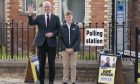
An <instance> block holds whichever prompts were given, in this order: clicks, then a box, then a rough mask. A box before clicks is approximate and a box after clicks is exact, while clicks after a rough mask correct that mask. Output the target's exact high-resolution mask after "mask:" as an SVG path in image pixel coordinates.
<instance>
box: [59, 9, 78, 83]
mask: <svg viewBox="0 0 140 84" xmlns="http://www.w3.org/2000/svg"><path fill="white" fill-rule="evenodd" d="M65 20H66V22H65V23H64V24H63V25H62V27H61V29H60V46H61V48H62V56H63V57H62V60H63V84H68V80H69V79H68V78H69V71H71V82H72V84H75V83H76V61H77V53H78V50H79V48H80V30H79V27H78V26H77V25H76V24H74V23H73V21H72V20H73V15H72V13H71V12H70V11H68V12H66V14H65Z"/></svg>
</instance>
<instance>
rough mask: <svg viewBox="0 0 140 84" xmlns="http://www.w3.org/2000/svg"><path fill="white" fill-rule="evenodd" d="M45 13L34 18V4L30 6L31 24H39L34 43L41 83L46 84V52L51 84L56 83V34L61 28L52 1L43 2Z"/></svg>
mask: <svg viewBox="0 0 140 84" xmlns="http://www.w3.org/2000/svg"><path fill="white" fill-rule="evenodd" d="M43 9H44V13H45V14H42V15H38V16H37V17H36V18H33V5H32V4H30V5H29V6H28V12H29V16H28V18H29V24H30V25H38V32H37V34H36V37H35V40H34V44H35V45H36V46H37V50H38V59H39V78H40V80H39V81H40V84H44V78H45V63H46V53H47V55H48V66H49V84H54V77H55V56H56V45H57V40H56V36H57V35H58V31H59V28H60V21H59V18H58V17H57V16H56V15H54V14H52V13H51V3H50V2H49V1H45V2H43Z"/></svg>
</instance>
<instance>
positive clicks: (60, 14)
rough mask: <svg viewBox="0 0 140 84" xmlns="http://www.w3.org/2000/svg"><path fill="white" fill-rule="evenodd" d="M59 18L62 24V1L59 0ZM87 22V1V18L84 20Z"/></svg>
mask: <svg viewBox="0 0 140 84" xmlns="http://www.w3.org/2000/svg"><path fill="white" fill-rule="evenodd" d="M59 9H60V11H59V17H60V22H61V23H62V0H59ZM85 21H86V0H85V18H84V21H83V22H85Z"/></svg>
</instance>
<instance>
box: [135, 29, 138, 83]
mask: <svg viewBox="0 0 140 84" xmlns="http://www.w3.org/2000/svg"><path fill="white" fill-rule="evenodd" d="M135 32H136V35H135V82H136V83H137V78H138V27H136V31H135Z"/></svg>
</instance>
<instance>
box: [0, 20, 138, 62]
mask: <svg viewBox="0 0 140 84" xmlns="http://www.w3.org/2000/svg"><path fill="white" fill-rule="evenodd" d="M77 25H82V26H80V31H81V46H80V51H79V53H78V59H80V60H97V59H98V58H99V54H100V53H99V52H100V51H101V50H103V49H105V48H106V47H107V48H108V50H111V49H112V42H114V44H115V45H114V46H113V49H114V51H113V52H114V54H120V55H121V56H122V58H123V59H126V60H127V59H130V60H131V59H132V58H133V57H134V56H132V51H135V43H134V42H135V38H134V37H135V29H136V27H134V26H131V25H129V26H128V25H126V24H125V23H122V25H117V23H116V24H115V33H114V37H113V38H112V33H111V32H112V25H111V23H108V24H104V23H101V24H99V23H95V24H91V23H89V24H88V25H87V24H86V25H85V24H84V23H77ZM86 28H104V29H105V36H106V40H105V43H106V47H105V46H103V47H98V46H94V47H93V46H85V44H84V38H85V36H84V34H85V29H86ZM36 31H37V28H36V26H29V25H28V23H15V22H14V21H13V20H12V21H11V22H10V23H6V24H4V26H2V24H0V59H27V58H28V57H29V56H32V55H34V54H36V52H37V51H36V47H35V46H34V45H33V40H34V37H35V34H36ZM120 39H121V40H120ZM112 40H114V41H112ZM126 51H129V55H128V54H127V55H125V52H126ZM104 52H105V51H104ZM124 57H126V58H124ZM56 58H57V59H61V51H60V46H59V44H58V47H57V56H56Z"/></svg>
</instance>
